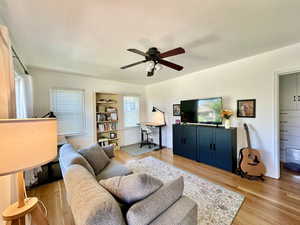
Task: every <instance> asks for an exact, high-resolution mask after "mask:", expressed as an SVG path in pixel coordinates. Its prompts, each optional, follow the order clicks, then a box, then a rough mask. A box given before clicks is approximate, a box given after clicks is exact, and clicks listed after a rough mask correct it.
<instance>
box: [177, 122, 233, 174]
mask: <svg viewBox="0 0 300 225" xmlns="http://www.w3.org/2000/svg"><path fill="white" fill-rule="evenodd" d="M236 130H237V129H236V128H230V129H225V128H224V127H215V126H205V125H190V124H187V125H182V124H174V125H173V153H174V154H176V155H180V156H183V157H186V158H189V159H192V160H196V161H198V162H201V163H205V164H208V165H211V166H214V167H217V168H220V169H224V170H227V171H230V172H233V173H235V172H236V168H237V144H236V142H237V139H236V136H237V134H236V133H237V131H236Z"/></svg>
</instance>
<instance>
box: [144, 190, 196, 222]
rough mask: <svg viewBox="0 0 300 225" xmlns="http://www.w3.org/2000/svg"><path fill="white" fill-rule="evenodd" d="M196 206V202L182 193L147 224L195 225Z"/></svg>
mask: <svg viewBox="0 0 300 225" xmlns="http://www.w3.org/2000/svg"><path fill="white" fill-rule="evenodd" d="M197 208H198V206H197V203H196V202H194V201H193V200H191V199H189V198H188V197H186V196H184V195H183V196H182V197H181V198H179V199H178V200H177V201H176V202H175V203H174V204H173V205H171V207H169V208H168V209H167V210H165V211H164V212H163V213H162V214H160V215H159V216H158V217H157V218H155V220H154V221H152V222H151V223H150V224H149V225H162V224H172V225H197V216H198V212H197Z"/></svg>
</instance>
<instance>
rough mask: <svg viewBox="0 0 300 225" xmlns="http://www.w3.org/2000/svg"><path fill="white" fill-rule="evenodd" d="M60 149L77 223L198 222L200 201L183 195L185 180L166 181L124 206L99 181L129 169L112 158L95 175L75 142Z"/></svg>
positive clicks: (144, 224)
mask: <svg viewBox="0 0 300 225" xmlns="http://www.w3.org/2000/svg"><path fill="white" fill-rule="evenodd" d="M60 151H61V152H60V164H61V168H62V174H63V177H64V183H65V187H66V191H67V199H68V203H69V205H70V207H71V209H72V213H73V216H74V220H75V223H76V225H196V224H197V204H196V203H195V202H194V201H193V200H191V199H189V198H188V197H186V196H183V195H182V191H183V186H184V184H183V179H177V181H174V182H169V183H165V184H163V186H162V187H160V188H159V189H158V190H157V191H155V192H154V193H152V194H151V195H149V196H148V197H146V198H144V199H142V200H140V201H138V202H135V203H134V204H133V205H127V206H125V207H124V204H122V203H120V201H119V200H118V199H116V198H115V197H113V195H112V194H111V193H110V192H109V191H108V190H106V189H105V188H104V187H102V186H101V185H100V184H99V180H102V179H107V178H109V177H115V176H126V175H128V174H130V173H131V171H130V170H129V169H127V168H126V167H125V166H124V165H122V164H121V163H119V162H117V161H116V160H114V159H111V161H110V163H109V164H108V165H107V166H106V167H105V168H104V169H103V170H102V171H101V172H100V173H99V174H96V173H95V171H94V169H93V167H92V166H91V165H90V164H89V162H88V160H86V159H85V158H84V157H83V156H82V155H81V154H80V153H79V152H78V151H77V150H75V149H74V148H73V146H72V145H69V144H68V145H65V146H63V147H62V148H61V150H60ZM104 152H105V153H106V152H109V150H107V149H106V151H104ZM106 154H107V153H106ZM110 157H112V155H110ZM105 170H106V172H105V173H103V172H104V171H105ZM100 174H102V175H101V176H100ZM104 177H105V178H104Z"/></svg>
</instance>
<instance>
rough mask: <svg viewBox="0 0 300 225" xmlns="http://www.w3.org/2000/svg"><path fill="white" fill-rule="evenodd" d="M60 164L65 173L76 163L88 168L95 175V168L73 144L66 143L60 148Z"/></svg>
mask: <svg viewBox="0 0 300 225" xmlns="http://www.w3.org/2000/svg"><path fill="white" fill-rule="evenodd" d="M59 164H60V167H61V170H62V174H63V175H64V174H65V172H66V170H67V169H68V168H69V167H70V166H71V165H74V164H79V165H81V166H83V167H84V168H86V169H87V170H88V171H89V172H90V173H91V174H92V175H93V176H95V173H94V169H93V168H92V166H91V165H90V164H89V162H88V161H87V160H86V159H85V158H84V157H83V156H82V155H81V154H79V153H78V151H77V150H75V149H74V147H73V146H72V145H71V144H64V145H63V146H62V147H61V148H60V150H59Z"/></svg>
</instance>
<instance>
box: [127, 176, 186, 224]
mask: <svg viewBox="0 0 300 225" xmlns="http://www.w3.org/2000/svg"><path fill="white" fill-rule="evenodd" d="M183 187H184V183H183V177H179V178H177V179H176V180H174V181H171V182H168V183H166V184H164V185H163V186H162V187H161V188H160V189H158V190H157V191H156V192H154V193H153V194H152V195H149V196H148V197H147V198H145V199H144V200H142V201H139V202H137V203H135V204H134V205H132V206H131V207H130V208H129V210H128V212H127V215H126V218H127V224H128V225H136V224H138V225H147V224H149V223H150V222H151V221H153V220H154V219H155V218H156V217H158V216H159V215H160V214H161V213H163V212H164V211H165V210H166V209H168V208H169V207H170V206H171V205H172V204H174V203H175V202H176V201H177V200H178V199H179V198H180V197H181V196H182V193H183Z"/></svg>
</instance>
